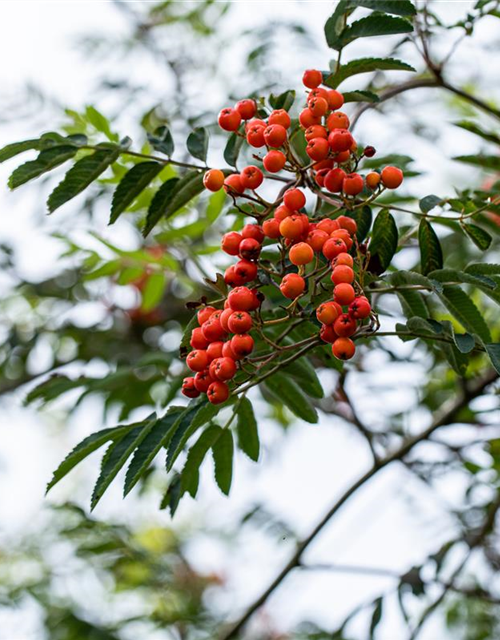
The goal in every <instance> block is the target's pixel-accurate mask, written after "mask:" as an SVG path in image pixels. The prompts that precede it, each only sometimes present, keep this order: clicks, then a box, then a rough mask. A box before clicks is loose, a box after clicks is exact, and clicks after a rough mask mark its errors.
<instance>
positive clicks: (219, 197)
mask: <svg viewBox="0 0 500 640" xmlns="http://www.w3.org/2000/svg"><path fill="white" fill-rule="evenodd" d="M225 200H226V192H225V191H224V189H220V190H219V191H216V192H215V193H213V194H212V195H211V196H210V198H209V200H208V206H207V220H208V221H209V222H210V223H212V222H215V221H216V220H217V218H218V217H219V216H220V214H221V213H222V209H223V207H224V202H225Z"/></svg>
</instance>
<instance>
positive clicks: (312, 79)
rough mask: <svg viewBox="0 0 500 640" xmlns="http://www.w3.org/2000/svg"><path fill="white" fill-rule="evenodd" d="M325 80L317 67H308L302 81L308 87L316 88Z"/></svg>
mask: <svg viewBox="0 0 500 640" xmlns="http://www.w3.org/2000/svg"><path fill="white" fill-rule="evenodd" d="M322 82H323V74H322V73H321V71H318V70H317V69H307V71H304V75H303V76H302V83H303V84H304V86H306V87H307V88H308V89H316V87H319V85H320V84H321V83H322Z"/></svg>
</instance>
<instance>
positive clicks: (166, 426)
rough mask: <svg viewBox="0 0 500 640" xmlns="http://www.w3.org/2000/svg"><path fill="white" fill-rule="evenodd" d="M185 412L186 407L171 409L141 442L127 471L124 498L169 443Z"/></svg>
mask: <svg viewBox="0 0 500 640" xmlns="http://www.w3.org/2000/svg"><path fill="white" fill-rule="evenodd" d="M183 411H184V407H171V408H170V409H169V410H168V412H167V413H166V414H165V415H164V416H163V417H162V418H160V419H159V420H157V421H156V423H155V424H154V425H153V427H152V429H151V431H150V432H149V433H148V434H147V436H146V437H145V438H144V440H143V441H142V442H141V444H140V445H139V447H138V448H137V450H136V452H135V453H134V457H133V458H132V460H131V462H130V465H129V467H128V469H127V475H126V477H125V485H124V489H123V495H124V497H125V496H126V495H127V494H128V493H129V492H130V491H131V490H132V489H133V488H134V487H135V485H136V484H137V482H138V480H139V479H140V478H141V476H143V475H144V473H145V472H146V471H147V470H148V468H149V465H150V464H151V463H152V462H153V460H154V458H155V457H156V455H157V454H158V452H159V451H160V449H161V448H162V447H164V446H165V445H166V444H167V443H168V440H169V439H170V438H171V437H172V431H173V430H172V427H173V426H174V424H175V422H176V420H177V418H178V417H179V414H180V413H182V412H183Z"/></svg>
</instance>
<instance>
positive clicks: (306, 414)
mask: <svg viewBox="0 0 500 640" xmlns="http://www.w3.org/2000/svg"><path fill="white" fill-rule="evenodd" d="M264 385H265V386H266V387H267V389H268V390H269V391H270V392H271V393H272V394H273V395H274V396H275V397H276V398H277V399H278V400H279V401H280V402H282V403H283V404H284V405H286V406H287V407H288V408H289V409H290V411H291V412H292V413H294V414H295V415H296V416H297V417H298V418H302V420H305V421H306V422H309V423H311V424H315V423H317V422H318V419H319V418H318V414H317V412H316V409H315V408H314V407H313V406H312V404H311V403H310V402H309V400H308V399H307V398H306V396H305V395H304V394H303V393H302V390H301V389H300V387H299V386H298V385H297V384H295V382H293V380H291V379H290V378H289V377H287V376H285V375H284V374H281V373H276V374H274V375H273V376H271V377H269V378H268V379H267V380H266V381H265V383H264Z"/></svg>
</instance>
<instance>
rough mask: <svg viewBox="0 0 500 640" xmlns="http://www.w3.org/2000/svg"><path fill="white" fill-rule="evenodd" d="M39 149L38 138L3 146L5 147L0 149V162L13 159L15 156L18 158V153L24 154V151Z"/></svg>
mask: <svg viewBox="0 0 500 640" xmlns="http://www.w3.org/2000/svg"><path fill="white" fill-rule="evenodd" d="M39 147H40V140H39V139H38V138H34V139H32V140H23V141H21V142H13V143H11V144H7V145H5V147H2V149H0V162H5V161H6V160H10V158H14V157H15V156H18V155H19V154H20V153H24V152H25V151H31V150H32V149H39Z"/></svg>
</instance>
